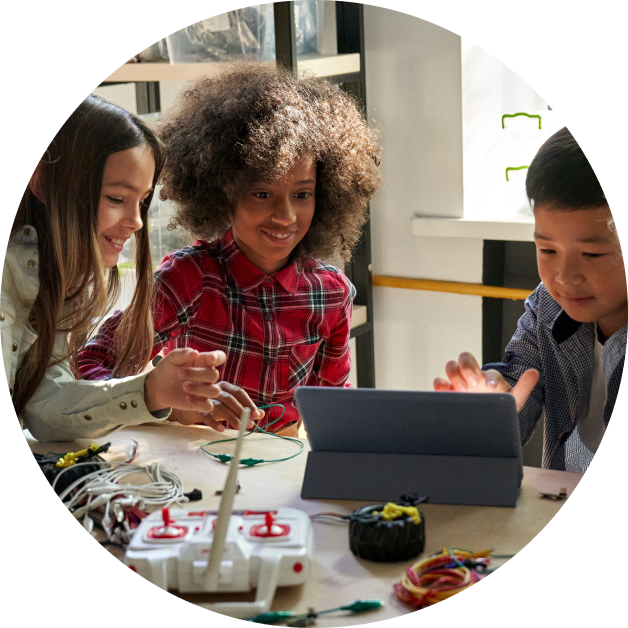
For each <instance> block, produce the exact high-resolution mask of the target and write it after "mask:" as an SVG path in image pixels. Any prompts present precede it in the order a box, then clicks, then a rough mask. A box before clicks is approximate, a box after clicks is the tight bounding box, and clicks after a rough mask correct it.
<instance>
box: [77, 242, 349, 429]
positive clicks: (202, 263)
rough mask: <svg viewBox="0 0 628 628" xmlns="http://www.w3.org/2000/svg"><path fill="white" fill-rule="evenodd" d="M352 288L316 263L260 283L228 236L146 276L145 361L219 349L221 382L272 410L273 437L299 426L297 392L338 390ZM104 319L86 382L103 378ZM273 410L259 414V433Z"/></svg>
mask: <svg viewBox="0 0 628 628" xmlns="http://www.w3.org/2000/svg"><path fill="white" fill-rule="evenodd" d="M354 296H355V288H354V287H353V285H352V284H351V282H350V281H349V280H348V279H347V277H346V276H345V275H344V274H343V273H342V272H340V271H339V270H338V269H337V268H335V267H333V266H329V265H327V264H324V263H323V262H321V261H319V260H315V259H309V260H304V261H295V262H292V263H290V264H288V266H286V267H285V268H283V269H282V270H280V271H278V272H276V273H274V274H273V275H266V274H265V273H264V272H263V271H261V270H260V269H259V268H257V267H256V266H254V265H253V264H252V263H251V262H250V261H249V260H248V259H247V258H246V257H245V256H244V255H243V253H242V252H241V251H240V249H239V248H238V246H237V245H236V243H235V242H234V240H233V235H232V233H231V230H229V231H228V232H227V233H226V234H225V235H224V236H223V238H222V239H221V240H215V241H214V242H211V243H207V242H204V241H197V242H196V243H195V244H194V245H193V246H190V247H187V248H185V249H182V250H179V251H173V252H172V253H170V254H169V255H167V256H166V257H165V258H164V260H163V262H162V264H161V266H160V267H159V268H158V269H157V271H156V272H155V301H154V307H153V310H154V311H153V316H154V325H155V339H154V342H155V345H154V348H153V357H154V356H155V355H156V354H157V353H159V351H160V350H161V349H164V352H165V353H167V352H168V351H170V350H172V349H175V348H178V347H192V348H193V349H197V350H198V351H213V350H215V349H221V350H222V351H224V352H225V353H226V354H227V361H226V362H225V364H224V365H223V366H222V367H221V378H222V379H223V380H225V381H228V382H231V383H232V384H235V385H237V386H240V387H241V388H243V389H244V390H245V391H246V392H247V393H248V394H249V395H250V397H251V399H252V400H253V402H254V403H255V404H256V405H258V406H262V405H267V404H271V403H280V404H282V405H284V406H285V408H286V412H285V414H284V416H283V417H282V419H281V420H280V421H279V422H277V423H275V424H274V425H273V426H272V428H271V429H272V431H276V430H278V429H281V428H282V427H285V426H286V425H288V424H290V423H292V422H294V421H296V420H298V419H299V413H298V411H297V408H296V406H295V405H294V400H293V394H294V390H295V388H296V387H297V386H342V385H344V383H345V381H346V379H347V377H348V375H349V368H350V362H351V359H350V353H349V331H350V325H351V313H352V303H353V298H354ZM120 315H121V312H116V313H115V314H114V315H113V316H112V317H111V318H109V319H107V320H106V321H105V323H104V324H103V325H102V327H101V328H100V330H99V332H98V334H97V335H96V336H95V337H94V338H93V339H92V340H91V341H90V342H89V343H88V344H87V345H86V347H85V349H83V351H82V352H81V353H80V355H79V368H80V371H81V373H82V375H83V377H84V378H86V379H104V378H108V377H111V374H112V371H113V368H114V365H115V362H116V355H115V352H114V343H113V334H114V332H115V329H116V327H117V325H118V322H119V320H120ZM279 410H280V409H279V408H271V409H269V410H268V411H267V412H266V416H265V417H264V419H263V421H262V426H263V425H265V424H267V423H269V422H272V421H273V420H275V419H276V418H277V417H278V416H279V414H280V412H279Z"/></svg>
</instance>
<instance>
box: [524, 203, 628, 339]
mask: <svg viewBox="0 0 628 628" xmlns="http://www.w3.org/2000/svg"><path fill="white" fill-rule="evenodd" d="M611 218H612V216H611V212H610V210H609V208H608V206H604V207H600V208H594V209H578V210H574V211H565V210H562V209H555V208H553V207H552V206H551V205H536V206H535V208H534V222H535V229H534V241H535V243H536V250H537V264H538V268H539V275H540V277H541V279H542V281H543V283H544V285H545V287H546V288H547V290H548V291H549V293H550V294H551V295H552V297H553V298H554V300H555V301H557V302H558V304H559V305H560V306H561V307H562V308H563V310H565V312H567V314H568V315H569V316H570V317H571V318H573V319H574V320H576V321H580V322H582V323H589V322H597V324H598V327H599V329H600V331H601V332H602V334H603V336H604V338H609V337H610V336H612V335H613V334H614V333H615V332H616V331H617V330H618V329H620V328H621V327H622V326H623V325H624V324H625V323H626V322H627V321H628V305H627V303H626V299H627V290H626V274H625V271H624V262H623V258H622V255H621V248H620V244H619V239H618V237H617V235H616V233H615V232H614V230H613V229H612V228H611V227H609V221H610V220H611Z"/></svg>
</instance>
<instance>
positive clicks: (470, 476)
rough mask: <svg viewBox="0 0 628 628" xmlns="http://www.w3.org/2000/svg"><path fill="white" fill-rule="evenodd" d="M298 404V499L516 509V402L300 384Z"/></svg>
mask: <svg viewBox="0 0 628 628" xmlns="http://www.w3.org/2000/svg"><path fill="white" fill-rule="evenodd" d="M295 401H296V404H297V407H298V409H299V412H300V413H301V417H302V418H303V422H304V425H305V429H306V430H307V434H308V438H309V441H310V446H311V451H310V453H309V454H308V459H307V466H306V469H305V477H304V479H303V487H302V490H301V497H302V498H303V499H351V500H360V501H375V502H379V501H396V500H398V499H399V497H400V496H401V495H409V494H412V493H417V494H418V495H426V496H427V497H428V498H429V501H430V502H431V503H436V504H470V505H477V506H515V504H516V501H517V496H518V493H519V486H520V484H521V479H522V476H523V473H522V462H521V441H520V438H519V427H518V421H517V410H516V407H515V401H514V398H513V397H512V396H511V395H507V394H497V393H492V394H488V393H487V394H481V393H477V394H475V393H474V394H464V393H449V392H419V391H397V390H377V389H372V388H327V387H306V386H304V387H300V388H297V390H296V391H295Z"/></svg>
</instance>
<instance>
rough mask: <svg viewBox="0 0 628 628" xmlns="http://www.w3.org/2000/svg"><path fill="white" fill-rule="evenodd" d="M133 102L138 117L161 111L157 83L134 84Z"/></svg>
mask: <svg viewBox="0 0 628 628" xmlns="http://www.w3.org/2000/svg"><path fill="white" fill-rule="evenodd" d="M135 100H136V103H137V113H138V114H139V115H142V114H144V113H155V112H156V111H161V99H160V95H159V83H158V82H153V81H149V82H143V83H135Z"/></svg>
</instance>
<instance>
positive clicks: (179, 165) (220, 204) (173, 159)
mask: <svg viewBox="0 0 628 628" xmlns="http://www.w3.org/2000/svg"><path fill="white" fill-rule="evenodd" d="M159 134H160V136H161V138H162V140H163V141H164V143H165V144H166V148H167V160H166V165H165V167H164V170H163V172H162V183H163V187H162V190H161V198H162V199H164V200H172V201H174V202H175V203H176V204H177V212H176V215H175V216H174V218H173V220H172V222H171V226H172V228H174V227H176V226H182V227H183V228H185V229H187V230H188V231H189V232H190V233H191V234H192V235H193V236H194V237H196V238H199V239H203V240H208V241H211V240H214V239H216V238H219V237H221V236H222V235H223V234H224V233H225V231H227V229H229V227H230V226H231V219H232V216H233V211H234V209H235V206H236V205H237V203H238V201H239V200H241V199H242V198H243V197H244V195H245V194H246V192H247V190H249V189H250V187H251V185H252V184H253V183H254V182H255V181H266V182H268V183H276V182H277V181H279V180H280V179H281V178H282V177H283V176H284V175H285V173H286V172H288V171H289V170H290V169H291V168H292V167H293V165H294V164H295V162H296V161H297V160H298V159H299V158H300V157H301V156H303V155H311V156H313V157H314V159H315V162H316V172H317V181H316V209H315V213H314V218H313V220H312V224H311V226H310V228H309V230H308V233H307V234H306V235H305V237H304V238H303V240H301V242H300V243H299V245H298V246H297V248H296V249H295V251H294V253H293V255H294V256H295V257H296V258H306V257H316V258H323V259H329V258H330V257H332V256H335V255H339V256H340V257H342V258H343V259H344V260H345V261H348V260H349V259H350V257H351V252H352V250H353V248H354V247H355V245H356V244H357V242H358V240H359V238H360V234H361V231H362V226H363V224H364V222H365V221H366V214H367V203H368V201H369V200H370V199H371V198H372V197H373V196H374V194H375V192H376V191H377V189H378V187H379V185H380V183H381V177H380V173H379V163H380V152H381V148H380V146H379V144H378V139H379V133H378V132H377V131H376V130H375V129H373V128H371V127H369V125H368V124H367V122H366V120H365V118H364V116H363V115H362V113H361V110H360V107H359V105H358V104H357V102H356V101H355V100H354V99H353V98H352V97H350V96H348V95H347V94H345V93H343V92H342V91H341V90H340V89H339V88H338V87H337V86H335V85H333V84H331V83H329V82H328V81H325V80H322V79H318V78H312V77H301V78H294V77H293V76H292V75H291V74H290V73H289V72H288V71H287V70H285V69H283V68H281V67H279V68H277V69H275V68H269V67H268V66H266V65H263V64H257V65H255V64H251V63H248V62H241V63H236V64H233V65H232V66H231V67H230V68H229V69H228V70H227V71H225V72H224V73H221V74H220V76H218V77H217V78H211V79H209V78H205V79H201V80H199V81H198V82H197V83H196V84H195V85H194V87H193V88H192V89H190V90H188V91H185V92H183V93H182V94H180V96H179V99H178V101H177V102H176V103H175V106H174V107H173V108H172V109H171V110H170V112H169V113H168V115H167V116H165V117H164V120H163V122H162V124H161V125H160V128H159Z"/></svg>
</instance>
